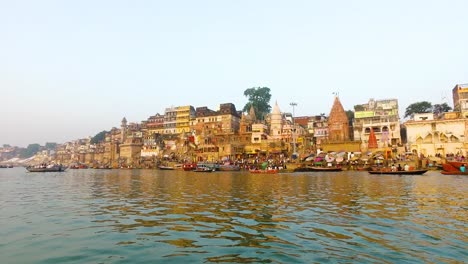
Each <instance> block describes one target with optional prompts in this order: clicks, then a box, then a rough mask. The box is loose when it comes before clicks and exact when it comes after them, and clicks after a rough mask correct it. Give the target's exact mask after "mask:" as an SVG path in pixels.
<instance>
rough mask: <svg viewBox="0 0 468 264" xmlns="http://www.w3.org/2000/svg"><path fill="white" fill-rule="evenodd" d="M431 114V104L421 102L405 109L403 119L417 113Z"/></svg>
mask: <svg viewBox="0 0 468 264" xmlns="http://www.w3.org/2000/svg"><path fill="white" fill-rule="evenodd" d="M431 112H432V104H431V103H430V102H427V101H422V102H417V103H413V104H410V105H409V106H408V107H406V111H405V117H409V116H412V115H413V114H417V113H431Z"/></svg>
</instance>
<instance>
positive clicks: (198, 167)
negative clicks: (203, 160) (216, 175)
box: [193, 164, 215, 172]
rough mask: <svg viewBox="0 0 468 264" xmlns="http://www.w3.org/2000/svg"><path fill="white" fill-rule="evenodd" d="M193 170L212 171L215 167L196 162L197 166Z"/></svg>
mask: <svg viewBox="0 0 468 264" xmlns="http://www.w3.org/2000/svg"><path fill="white" fill-rule="evenodd" d="M193 171H194V172H213V171H215V169H214V168H211V167H209V166H206V165H203V164H198V165H197V167H196V168H195V169H194V170H193Z"/></svg>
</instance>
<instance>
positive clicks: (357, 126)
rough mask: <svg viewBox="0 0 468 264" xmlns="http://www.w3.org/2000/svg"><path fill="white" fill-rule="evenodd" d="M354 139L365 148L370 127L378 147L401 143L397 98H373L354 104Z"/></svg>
mask: <svg viewBox="0 0 468 264" xmlns="http://www.w3.org/2000/svg"><path fill="white" fill-rule="evenodd" d="M354 110H355V112H354V122H353V129H354V130H353V134H354V140H357V141H361V142H362V144H363V148H366V146H367V143H368V140H369V135H370V132H371V129H372V130H373V131H374V133H375V136H376V139H377V144H378V147H379V148H383V147H390V146H391V147H395V148H396V146H397V145H398V144H401V136H400V117H399V115H398V100H397V99H388V100H374V99H370V100H369V102H368V103H367V104H361V105H355V106H354Z"/></svg>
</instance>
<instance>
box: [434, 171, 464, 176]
mask: <svg viewBox="0 0 468 264" xmlns="http://www.w3.org/2000/svg"><path fill="white" fill-rule="evenodd" d="M440 173H442V174H444V175H468V171H464V172H461V171H441V172H440Z"/></svg>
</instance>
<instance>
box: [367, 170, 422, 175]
mask: <svg viewBox="0 0 468 264" xmlns="http://www.w3.org/2000/svg"><path fill="white" fill-rule="evenodd" d="M427 171H428V170H408V171H405V170H402V171H391V170H370V171H369V173H370V174H385V175H422V174H424V173H426V172H427Z"/></svg>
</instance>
